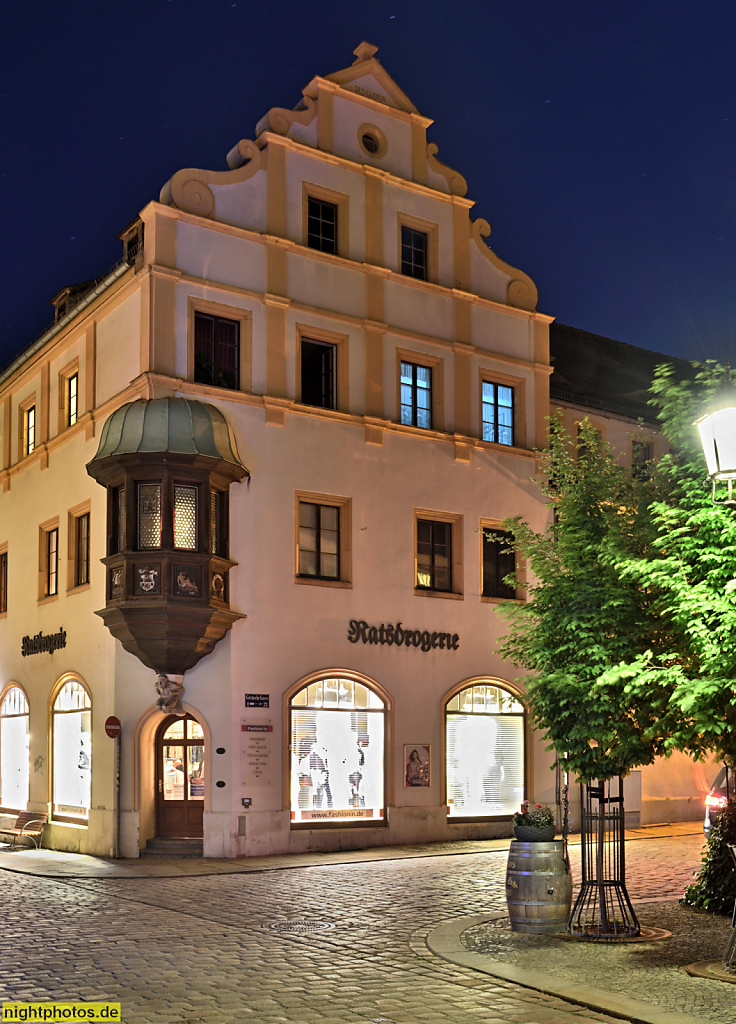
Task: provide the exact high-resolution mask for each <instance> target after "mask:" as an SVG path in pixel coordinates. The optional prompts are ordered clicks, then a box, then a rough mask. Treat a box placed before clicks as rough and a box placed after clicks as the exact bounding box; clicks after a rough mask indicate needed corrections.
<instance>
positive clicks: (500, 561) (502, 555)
mask: <svg viewBox="0 0 736 1024" xmlns="http://www.w3.org/2000/svg"><path fill="white" fill-rule="evenodd" d="M481 532H482V535H483V597H505V598H515V597H516V590H515V588H514V587H510V586H509V585H508V584H507V583H504V579H505V577H506V576H511V575H514V573H515V572H516V555H515V553H514V552H513V551H510V550H509V545H510V544H511V543H512V541H513V534H511V533H507V532H506V531H505V530H493V529H490V528H489V527H487V526H484V527H483V528H482V531H481Z"/></svg>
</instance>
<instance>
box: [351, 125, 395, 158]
mask: <svg viewBox="0 0 736 1024" xmlns="http://www.w3.org/2000/svg"><path fill="white" fill-rule="evenodd" d="M358 143H359V144H360V148H361V149H362V150H363V152H364V153H365V154H366V155H367V156H372V157H382V156H384V155H385V154H386V150H387V149H388V141H387V139H386V136H385V135H384V134H383V132H382V131H381V129H380V128H377V127H376V126H375V125H374V124H368V123H366V124H362V125H361V126H360V128H358Z"/></svg>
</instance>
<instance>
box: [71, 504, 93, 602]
mask: <svg viewBox="0 0 736 1024" xmlns="http://www.w3.org/2000/svg"><path fill="white" fill-rule="evenodd" d="M91 507H92V502H91V501H90V500H87V501H83V502H81V503H80V504H79V505H75V506H74V508H70V509H69V510H68V512H67V523H68V530H67V545H66V551H67V593H72V592H76V591H81V590H87V589H89V586H90V576H91V571H92V561H91V555H92V535H91V525H92V524H91V516H90V512H91ZM83 522H86V527H87V540H86V546H87V551H86V569H87V572H86V576H87V578H86V579H84V580H83V579H81V577H80V572H81V569H82V564H81V560H80V541H81V536H80V531H81V529H82V523H83Z"/></svg>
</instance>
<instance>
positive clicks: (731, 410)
mask: <svg viewBox="0 0 736 1024" xmlns="http://www.w3.org/2000/svg"><path fill="white" fill-rule="evenodd" d="M695 426H696V427H697V428H698V431H699V432H700V443H701V444H702V446H703V454H704V455H705V461H706V463H707V465H708V475H709V476H710V479H711V481H712V484H713V491H712V495H711V498H712V501H713V504H714V505H734V506H736V498H734V495H733V484H734V480H736V388H734V386H733V384H732V383H731V371H730V368H729V370H728V376H727V378H726V383H725V384H724V385H723V387H722V388H721V389H720V390H719V391H718V393H717V394H716V396H715V398H714V399H713V402H712V404H711V407H710V409H709V411H708V412H707V413H706V414H705V416H701V417H700V419H698V420H696V421H695ZM719 480H722V481H724V482H725V483H726V484H727V485H728V497H727V498H721V499H720V500H718V499H717V498H716V483H717V481H719Z"/></svg>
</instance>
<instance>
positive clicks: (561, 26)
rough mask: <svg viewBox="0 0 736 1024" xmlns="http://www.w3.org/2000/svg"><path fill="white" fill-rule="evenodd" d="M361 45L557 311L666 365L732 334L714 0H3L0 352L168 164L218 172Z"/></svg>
mask: <svg viewBox="0 0 736 1024" xmlns="http://www.w3.org/2000/svg"><path fill="white" fill-rule="evenodd" d="M363 39H367V40H369V41H370V42H372V43H374V44H375V45H376V46H378V47H379V52H378V54H377V56H378V58H379V60H381V62H382V63H383V65H384V67H385V68H386V69H387V71H388V72H389V74H391V75H392V76H393V77H394V78H395V80H396V81H397V82H398V84H399V85H400V86H401V87H402V88H403V89H404V91H405V92H406V93H407V94H408V95H409V96H410V97H411V99H412V100H413V101H414V103H415V104H416V105H417V107H418V108H419V110H421V112H422V113H423V114H425V115H426V116H428V117H432V118H434V120H435V124H434V125H433V126H432V127H431V128H430V129H429V133H428V138H429V140H430V141H433V142H436V143H437V144H438V146H439V153H438V156H439V159H440V160H442V161H443V162H445V163H448V164H449V165H450V166H452V167H456V168H457V169H458V170H459V171H461V173H462V174H464V175H465V177H466V178H467V179H468V183H469V192H468V195H469V196H470V197H471V198H472V199H474V200H475V201H476V206H475V207H474V210H473V215H474V216H479V217H484V218H485V219H486V220H488V221H489V222H490V224H491V229H492V233H491V237H490V239H489V242H490V244H491V246H492V248H493V249H494V250H495V251H496V252H497V253H498V255H499V256H500V257H501V258H502V259H503V260H506V261H507V262H509V263H511V264H513V265H515V266H518V267H520V268H521V269H522V270H524V271H526V272H527V273H528V274H529V275H530V276H531V277H532V278H533V279H534V281H535V282H536V284H537V286H538V288H539V296H540V300H539V308H540V310H541V311H543V312H544V313H548V314H550V315H551V316H554V317H555V318H556V319H558V320H559V321H560V322H562V323H564V324H569V325H572V326H574V327H579V328H582V329H584V330H588V331H593V332H595V333H597V334H602V335H605V336H608V337H611V338H616V339H618V340H621V341H627V342H630V343H631V344H635V345H641V346H643V347H645V348H651V349H654V350H655V351H659V352H663V353H668V354H671V355H678V356H683V357H685V358H694V359H702V358H708V357H720V358H723V357H724V356H725V355H727V354H729V352H730V351H731V350H732V349H733V348H734V346H733V340H734V338H736V173H735V171H736V60H735V59H734V42H736V4H734V3H733V2H732V0H721V2H718V3H715V2H710V0H698V2H694V0H687V2H686V0H666V2H659V0H583V2H575V0H574V2H569V0H512V2H509V0H478V2H465V0H455V2H452V3H449V2H438V0H421V2H419V0H396V2H388V0H371V2H364V3H357V2H355V0H347V2H343V3H336V2H332V0H311V2H309V3H305V2H299V3H297V2H293V0H284V2H280V3H273V2H263V0H261V2H258V0H237V2H233V0H126V2H125V3H121V4H118V3H112V2H110V0H107V2H106V0H97V2H96V3H92V2H88V0H63V2H59V0H43V2H35V0H30V2H29V0H25V2H24V3H22V4H12V5H11V4H7V5H4V7H3V26H2V43H0V95H1V97H2V108H1V109H2V114H1V116H0V183H1V185H2V191H1V192H0V197H1V199H0V202H1V203H2V217H3V223H4V229H5V244H4V246H3V255H2V257H0V262H1V263H2V270H3V277H2V279H3V281H4V282H5V296H6V297H5V301H4V304H3V307H4V308H3V310H2V316H1V317H0V366H2V365H4V364H5V363H7V362H8V361H9V360H10V359H11V357H12V356H13V355H14V354H15V353H16V352H18V351H20V350H22V349H24V348H26V347H27V346H28V345H29V344H30V343H31V342H32V341H33V340H34V338H35V337H36V336H37V335H38V334H39V333H40V332H41V330H42V329H43V328H44V327H45V326H46V325H47V324H48V323H49V322H50V320H51V318H52V312H53V311H52V308H51V306H49V305H48V300H49V299H50V298H51V297H52V296H53V295H54V294H55V293H56V292H57V291H59V289H61V288H62V287H64V286H65V285H67V284H73V283H75V282H79V281H83V280H86V279H88V278H91V277H96V276H99V275H100V274H102V273H103V272H104V271H105V270H106V269H107V268H108V267H110V266H111V265H112V264H113V263H115V262H116V260H117V259H118V258H119V256H120V255H121V253H122V249H121V244H120V242H119V241H118V240H117V239H116V237H115V236H116V235H117V233H118V232H119V231H120V230H122V228H124V227H125V226H126V225H127V224H128V223H129V222H130V221H131V220H133V218H134V217H135V216H136V214H137V213H138V211H139V210H140V209H142V208H143V206H145V204H146V203H147V202H148V201H149V200H151V199H157V198H158V194H159V190H160V188H161V186H162V185H163V183H164V182H165V181H166V180H167V179H168V178H169V177H170V176H171V175H172V174H173V173H174V172H175V171H177V170H178V169H179V168H181V167H205V168H212V169H218V170H224V169H226V163H225V156H226V154H227V152H228V151H229V149H230V148H231V147H232V146H233V145H234V144H235V143H236V142H237V141H238V140H239V139H241V138H252V137H253V129H254V126H255V124H256V122H257V121H258V120H259V118H260V117H261V116H262V114H264V113H265V112H266V110H267V109H268V108H269V107H272V106H285V107H293V106H294V105H295V104H296V103H297V101H298V100H299V99H300V97H301V89H302V87H303V86H305V85H306V84H307V82H308V81H309V80H310V78H312V77H313V76H314V75H315V74H322V75H325V74H329V73H330V72H332V71H336V70H338V69H340V68H343V67H346V66H348V65H349V64H351V63H352V61H353V56H352V51H353V49H354V48H355V47H356V46H357V45H358V43H359V42H360V41H361V40H363Z"/></svg>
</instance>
